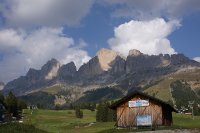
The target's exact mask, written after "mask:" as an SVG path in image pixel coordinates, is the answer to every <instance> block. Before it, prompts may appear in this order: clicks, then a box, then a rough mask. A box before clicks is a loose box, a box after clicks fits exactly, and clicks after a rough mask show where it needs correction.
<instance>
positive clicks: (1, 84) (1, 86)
mask: <svg viewBox="0 0 200 133" xmlns="http://www.w3.org/2000/svg"><path fill="white" fill-rule="evenodd" d="M3 88H4V83H3V82H1V81H0V90H3Z"/></svg>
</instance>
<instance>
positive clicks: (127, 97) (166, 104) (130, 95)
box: [110, 91, 178, 112]
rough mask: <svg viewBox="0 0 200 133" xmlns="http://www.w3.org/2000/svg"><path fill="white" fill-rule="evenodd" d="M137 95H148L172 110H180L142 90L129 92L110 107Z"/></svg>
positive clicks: (112, 107) (114, 107)
mask: <svg viewBox="0 0 200 133" xmlns="http://www.w3.org/2000/svg"><path fill="white" fill-rule="evenodd" d="M135 95H142V96H144V97H147V98H148V99H150V100H153V101H156V102H158V103H160V104H162V105H165V106H167V107H168V108H169V109H170V110H172V111H174V112H178V111H177V110H176V109H174V108H173V107H172V106H171V105H170V104H168V103H166V102H164V101H162V100H160V99H157V98H155V97H153V96H150V95H147V94H145V93H143V92H141V91H133V92H131V93H129V94H128V95H126V96H125V97H123V98H121V99H120V100H118V101H116V102H115V103H113V104H112V105H111V106H110V108H111V109H116V108H117V107H118V106H119V105H120V104H122V103H123V102H125V101H128V100H130V99H131V98H133V97H134V96H135Z"/></svg>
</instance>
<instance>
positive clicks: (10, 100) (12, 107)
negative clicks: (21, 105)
mask: <svg viewBox="0 0 200 133" xmlns="http://www.w3.org/2000/svg"><path fill="white" fill-rule="evenodd" d="M5 104H6V108H7V110H8V112H9V113H12V114H13V116H14V117H17V116H18V106H17V98H16V97H15V95H14V94H13V93H12V92H9V94H8V96H6V98H5Z"/></svg>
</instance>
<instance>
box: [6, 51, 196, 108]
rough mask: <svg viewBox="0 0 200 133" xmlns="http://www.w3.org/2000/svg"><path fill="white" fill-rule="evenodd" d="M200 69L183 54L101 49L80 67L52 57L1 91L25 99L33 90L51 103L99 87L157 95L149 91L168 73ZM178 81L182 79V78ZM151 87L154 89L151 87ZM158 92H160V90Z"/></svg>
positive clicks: (74, 98) (77, 97) (76, 98)
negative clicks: (124, 51) (51, 100)
mask: <svg viewBox="0 0 200 133" xmlns="http://www.w3.org/2000/svg"><path fill="white" fill-rule="evenodd" d="M199 70H200V63H199V62H196V61H194V60H191V59H189V58H188V57H186V56H184V55H183V54H173V55H168V54H166V55H163V54H160V55H146V54H143V53H141V52H140V51H138V50H135V49H133V50H130V51H129V54H128V56H127V57H123V56H122V55H120V54H119V53H117V52H114V51H112V50H109V49H105V48H103V49H101V50H99V51H98V52H97V54H96V56H94V57H93V58H92V59H91V60H89V62H87V63H85V64H83V65H82V66H81V67H80V68H79V69H77V68H76V66H75V64H74V62H70V63H68V64H61V63H60V62H59V61H57V60H56V59H51V60H49V61H48V62H47V63H46V64H44V65H43V66H42V68H41V69H40V70H36V69H33V68H31V69H29V71H28V72H27V74H26V75H25V76H21V77H19V78H17V79H15V80H13V81H10V82H8V83H7V84H6V85H5V86H4V89H3V92H4V93H8V92H9V91H12V92H13V93H15V95H17V96H21V97H26V98H27V96H30V95H31V96H32V95H33V94H34V95H35V94H36V93H40V94H41V92H42V93H48V94H51V95H53V96H54V104H65V103H67V102H75V101H81V100H84V99H87V100H88V97H90V96H89V95H91V94H93V93H97V92H98V93H97V95H98V94H99V95H101V94H100V93H101V90H102V92H103V93H105V94H112V95H115V94H116V97H113V98H118V97H120V96H122V95H125V94H126V93H128V92H129V91H131V90H133V89H137V88H140V89H141V90H143V91H146V92H148V93H150V94H152V95H156V93H152V92H153V89H154V88H156V87H155V85H158V83H162V82H164V81H165V80H166V79H169V78H170V76H172V75H173V76H175V77H176V75H179V74H181V73H189V74H191V73H193V74H195V73H198V72H199ZM173 76H172V77H173ZM172 77H171V78H172ZM186 77H187V75H186ZM191 77H192V76H191ZM193 78H195V77H193ZM175 79H176V78H175ZM177 80H180V81H181V80H182V78H181V77H180V78H177ZM194 80H195V81H196V80H200V79H194ZM172 81H173V82H175V81H174V80H172ZM172 81H171V82H172ZM171 82H170V83H171ZM188 82H189V81H188ZM196 84H199V82H197V83H196ZM169 85H170V84H169ZM152 86H154V88H151V87H152ZM168 87H169V86H168ZM105 88H107V89H105ZM161 88H162V87H161ZM169 88H170V87H169ZM109 90H110V91H109ZM150 90H151V91H150ZM160 90H162V89H160ZM191 90H192V91H194V90H193V89H192V88H191ZM196 90H197V91H196ZM196 90H195V93H197V95H198V91H199V90H200V88H198V87H197V89H196ZM157 91H158V93H159V90H157ZM119 92H120V94H119ZM86 96H87V97H86ZM104 96H105V95H104ZM97 97H98V96H97ZM108 97H110V95H108V96H107V98H108ZM101 98H102V97H100V98H99V99H101ZM104 99H106V97H104ZM93 100H95V99H93ZM165 100H169V98H168V99H165Z"/></svg>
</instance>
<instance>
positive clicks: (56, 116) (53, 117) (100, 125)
mask: <svg viewBox="0 0 200 133" xmlns="http://www.w3.org/2000/svg"><path fill="white" fill-rule="evenodd" d="M23 115H24V118H23V124H16V123H15V124H4V125H1V126H0V132H1V131H4V133H5V132H6V133H7V132H8V133H11V132H12V133H13V132H14V133H25V132H27V131H28V132H29V133H32V132H33V133H128V132H130V129H126V130H124V129H120V130H119V129H115V127H114V125H115V122H96V119H95V115H96V112H95V111H90V110H83V115H84V116H83V118H82V119H79V118H76V117H75V112H74V110H40V109H38V110H28V109H26V110H24V111H23ZM173 120H174V125H173V126H172V127H159V128H157V129H156V130H162V129H165V130H166V129H195V128H198V129H200V116H195V117H194V119H192V117H191V116H189V115H184V114H173ZM8 127H9V128H8ZM6 129H7V130H6ZM143 130H151V129H149V128H147V129H132V130H131V131H132V132H136V131H143Z"/></svg>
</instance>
